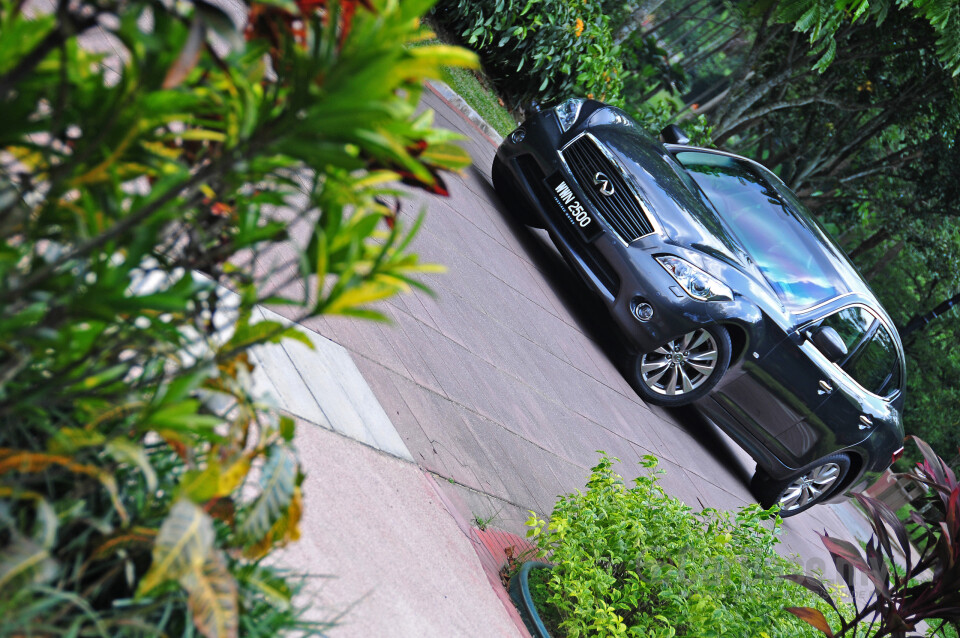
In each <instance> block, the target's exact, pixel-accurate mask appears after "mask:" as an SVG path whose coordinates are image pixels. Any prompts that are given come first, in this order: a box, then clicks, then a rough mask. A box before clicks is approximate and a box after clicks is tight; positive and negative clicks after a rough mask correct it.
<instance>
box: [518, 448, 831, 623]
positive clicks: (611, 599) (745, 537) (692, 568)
mask: <svg viewBox="0 0 960 638" xmlns="http://www.w3.org/2000/svg"><path fill="white" fill-rule="evenodd" d="M642 464H643V465H644V467H646V468H653V467H655V466H656V464H657V460H656V459H655V458H654V457H649V456H648V457H645V458H644V461H643V463H642ZM612 465H613V460H612V459H610V458H609V457H607V456H606V455H604V456H603V457H602V458H601V460H600V462H599V463H598V464H597V466H596V467H594V468H593V471H592V474H591V476H590V479H589V481H588V483H587V490H586V492H583V493H580V492H577V493H575V494H569V495H566V496H562V497H561V498H560V499H559V500H558V501H557V504H556V506H555V507H554V510H553V513H552V514H551V517H550V522H549V523H546V522H544V521H543V520H538V519H537V517H536V516H533V517H531V519H530V521H528V525H529V526H530V527H531V530H530V531H528V535H530V536H534V537H536V539H537V544H538V546H539V548H540V549H541V550H542V552H543V553H544V555H547V556H549V557H550V560H551V562H553V563H554V564H555V565H556V566H555V567H554V569H553V570H552V571H551V575H550V579H549V582H548V585H547V589H548V592H549V596H548V598H547V601H546V602H548V603H549V604H550V605H553V606H554V607H555V609H556V613H557V614H558V615H559V617H560V618H561V619H562V622H561V629H562V631H564V632H565V633H566V635H567V636H649V637H650V638H668V637H672V636H691V637H692V636H697V637H708V636H730V637H736V638H743V637H747V636H765V637H766V638H777V637H782V638H797V637H799V636H809V637H810V638H813V637H814V636H816V635H818V634H817V632H816V631H815V630H814V629H813V628H812V627H810V626H808V625H806V624H805V623H803V622H801V621H799V620H798V619H797V618H795V617H794V616H792V615H791V614H789V613H787V612H786V611H784V608H785V607H791V606H794V605H805V604H814V596H813V595H812V594H810V593H809V592H806V591H804V590H801V589H800V588H797V587H795V586H794V585H793V584H791V583H790V582H789V581H786V580H784V579H782V578H780V576H782V575H785V574H789V573H792V572H795V571H797V565H796V564H794V563H792V562H791V561H789V560H786V559H784V558H782V557H781V556H779V555H778V554H777V553H776V551H775V550H774V547H775V545H776V544H777V542H778V539H777V532H778V524H779V517H777V516H776V514H775V513H773V512H770V511H764V510H761V509H760V507H759V506H758V505H749V506H746V507H744V508H742V509H741V510H740V511H738V512H737V513H736V514H735V515H731V514H730V513H727V512H720V511H717V510H713V509H705V510H703V511H702V512H699V513H694V512H693V511H692V510H691V509H690V508H689V507H687V506H686V505H684V504H683V503H682V502H681V501H679V500H678V499H676V498H673V497H670V496H668V495H667V494H666V493H665V492H664V490H663V488H662V487H660V485H659V483H658V477H657V476H656V473H653V474H649V475H643V476H640V477H639V478H637V479H636V480H635V481H634V485H633V487H630V488H628V487H626V486H625V485H624V483H623V479H622V478H621V477H620V476H618V475H617V474H615V473H614V472H613V470H612ZM771 520H772V522H771ZM817 602H819V599H817ZM821 604H822V603H821Z"/></svg>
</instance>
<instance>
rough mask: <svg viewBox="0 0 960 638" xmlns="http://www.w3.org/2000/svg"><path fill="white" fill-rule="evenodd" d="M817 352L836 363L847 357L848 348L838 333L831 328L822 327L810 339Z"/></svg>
mask: <svg viewBox="0 0 960 638" xmlns="http://www.w3.org/2000/svg"><path fill="white" fill-rule="evenodd" d="M810 340H811V341H813V345H815V346H817V350H819V351H820V352H822V353H823V356H825V357H826V358H827V359H829V360H830V361H832V362H834V363H836V362H837V361H840V360H841V359H843V358H844V357H845V356H847V346H845V345H844V343H843V339H841V338H840V335H839V334H837V331H836V330H834V329H833V328H831V327H830V326H820V327H819V328H817V329H816V330H815V331H814V333H813V335H812V336H811V338H810Z"/></svg>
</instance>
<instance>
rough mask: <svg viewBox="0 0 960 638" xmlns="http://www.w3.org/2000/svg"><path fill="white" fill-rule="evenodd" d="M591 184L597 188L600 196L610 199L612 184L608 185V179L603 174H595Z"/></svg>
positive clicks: (612, 191)
mask: <svg viewBox="0 0 960 638" xmlns="http://www.w3.org/2000/svg"><path fill="white" fill-rule="evenodd" d="M593 183H594V184H596V185H597V186H599V188H598V189H597V190H599V191H600V192H601V193H602V194H604V195H606V196H607V197H610V196H611V195H613V193H614V190H613V184H611V183H610V178H609V177H607V176H606V175H604V174H603V173H597V174H596V175H594V176H593Z"/></svg>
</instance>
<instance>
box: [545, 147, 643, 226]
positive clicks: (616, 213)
mask: <svg viewBox="0 0 960 638" xmlns="http://www.w3.org/2000/svg"><path fill="white" fill-rule="evenodd" d="M562 154H563V159H564V160H566V162H567V166H569V167H570V171H571V172H572V173H573V176H574V178H576V180H577V182H578V183H579V184H580V190H582V191H584V192H585V193H586V194H587V196H588V197H589V198H590V201H591V202H592V203H593V206H594V209H595V210H596V211H597V213H598V214H600V215H601V216H602V217H603V219H604V220H606V222H607V225H608V226H610V228H612V229H613V231H614V232H616V233H617V234H618V235H619V236H620V239H622V240H623V241H624V242H625V243H628V244H629V243H630V242H632V241H633V240H634V239H637V238H638V237H643V236H644V235H649V234H650V233H652V232H653V224H651V223H650V219H649V218H648V217H647V214H646V212H645V211H644V210H643V207H642V206H641V205H640V202H639V201H637V198H636V195H635V193H634V191H633V188H631V187H630V186H629V185H628V184H627V182H626V180H624V178H623V173H622V172H621V170H620V167H619V166H617V165H616V164H614V163H613V162H611V161H610V159H609V158H608V157H607V156H606V155H605V154H604V153H603V151H601V150H600V149H599V148H598V147H597V143H596V142H595V141H594V140H593V138H591V137H589V136H587V135H583V136H581V137H579V138H577V139H575V140H574V141H573V142H571V143H570V144H568V145H567V147H566V148H564V149H563V152H562ZM597 173H603V174H604V175H606V176H607V179H608V180H610V184H611V185H612V186H613V191H614V192H613V195H611V196H609V197H608V196H606V195H602V194H601V193H600V191H599V190H598V189H597V185H596V184H594V181H593V180H594V176H596V174H597Z"/></svg>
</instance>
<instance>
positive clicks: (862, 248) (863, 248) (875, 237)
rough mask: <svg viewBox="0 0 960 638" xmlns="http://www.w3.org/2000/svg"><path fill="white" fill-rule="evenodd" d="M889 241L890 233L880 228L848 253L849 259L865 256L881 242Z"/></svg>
mask: <svg viewBox="0 0 960 638" xmlns="http://www.w3.org/2000/svg"><path fill="white" fill-rule="evenodd" d="M888 239H890V231H889V230H887V229H886V228H881V229H880V230H878V231H877V232H875V233H874V234H872V235H870V236H869V237H867V238H866V239H864V240H863V241H862V242H860V244H859V245H858V246H857V247H856V248H854V249H853V250H851V251H850V259H854V260H855V259H856V258H857V257H859V256H861V255H863V254H866V253H868V252H870V251H871V250H873V249H874V248H876V247H877V246H879V245H880V244H882V243H883V242H885V241H887V240H888Z"/></svg>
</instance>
